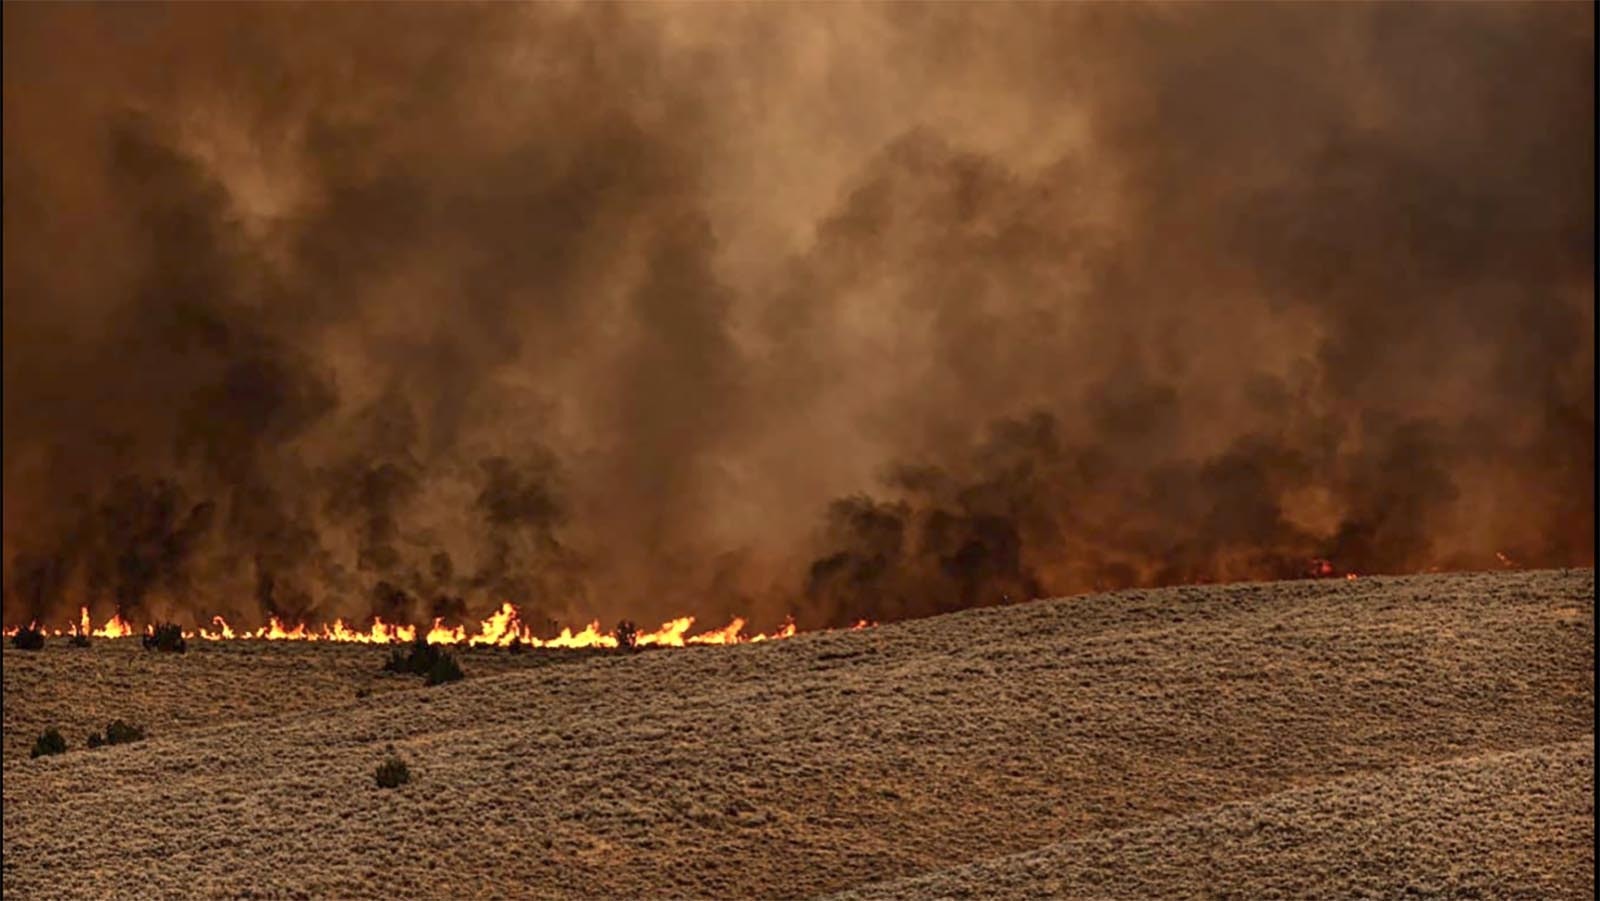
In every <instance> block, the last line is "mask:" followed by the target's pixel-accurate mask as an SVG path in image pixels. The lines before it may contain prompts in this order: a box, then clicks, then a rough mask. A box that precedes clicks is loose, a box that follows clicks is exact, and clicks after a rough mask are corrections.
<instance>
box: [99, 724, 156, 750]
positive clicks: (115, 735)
mask: <svg viewBox="0 0 1600 901" xmlns="http://www.w3.org/2000/svg"><path fill="white" fill-rule="evenodd" d="M135 741H144V730H143V729H141V728H139V727H138V726H131V725H129V724H127V723H125V722H123V721H122V720H112V721H111V723H110V725H108V726H106V734H105V737H104V738H101V737H100V733H98V732H96V733H94V734H93V735H90V736H89V747H91V748H100V747H104V746H106V745H125V744H128V743H129V742H135Z"/></svg>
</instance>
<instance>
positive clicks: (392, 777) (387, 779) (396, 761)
mask: <svg viewBox="0 0 1600 901" xmlns="http://www.w3.org/2000/svg"><path fill="white" fill-rule="evenodd" d="M376 775H377V778H378V787H379V788H399V787H400V786H402V785H405V784H406V783H407V782H410V781H411V768H410V767H408V766H406V762H405V761H404V760H401V759H400V757H399V755H397V754H395V753H394V752H393V751H390V752H389V757H388V759H386V760H384V762H383V763H380V764H378V772H377V774H376Z"/></svg>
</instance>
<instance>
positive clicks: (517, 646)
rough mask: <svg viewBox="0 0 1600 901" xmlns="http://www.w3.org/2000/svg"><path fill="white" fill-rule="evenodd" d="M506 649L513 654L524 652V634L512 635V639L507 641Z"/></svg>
mask: <svg viewBox="0 0 1600 901" xmlns="http://www.w3.org/2000/svg"><path fill="white" fill-rule="evenodd" d="M506 650H508V651H510V652H511V653H513V654H520V653H522V636H520V635H513V636H511V640H510V641H509V642H506Z"/></svg>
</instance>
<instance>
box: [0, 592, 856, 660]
mask: <svg viewBox="0 0 1600 901" xmlns="http://www.w3.org/2000/svg"><path fill="white" fill-rule="evenodd" d="M746 624H747V620H745V618H744V617H739V616H736V617H734V618H733V620H732V621H731V622H729V623H728V624H727V625H726V626H723V627H722V628H720V629H712V630H710V631H707V632H700V633H691V630H692V629H693V628H694V617H692V616H682V617H679V618H677V619H673V620H668V621H667V622H664V623H662V624H661V626H660V628H657V629H654V630H651V631H640V632H639V634H638V636H637V638H636V641H635V643H636V644H637V645H638V646H640V647H651V646H656V647H674V648H681V647H684V646H686V645H691V644H697V645H698V644H704V645H730V644H747V643H754V642H758V641H773V640H779V639H784V638H791V637H793V636H794V635H795V634H797V632H798V630H797V629H796V628H795V624H794V619H793V617H790V618H789V619H787V620H785V621H784V623H783V625H782V626H780V627H779V628H778V629H777V630H776V631H773V632H771V633H767V634H760V633H758V634H755V635H747V634H746V633H745V625H746ZM870 625H874V624H873V623H871V622H868V621H867V620H860V621H858V622H856V623H855V624H854V625H852V626H851V627H850V628H851V629H864V628H866V627H868V626H870ZM91 626H92V623H91V621H90V619H89V608H88V607H84V608H81V609H80V611H79V621H78V623H77V625H76V626H75V627H74V628H73V631H74V632H76V633H77V634H87V635H93V636H94V637H96V638H126V637H129V636H132V635H137V634H139V630H137V629H135V628H134V627H133V625H132V624H131V623H129V622H128V621H127V620H125V619H123V618H122V617H121V615H120V614H114V615H113V616H112V617H111V619H110V620H109V621H107V622H106V624H105V625H103V626H101V627H100V628H98V629H94V628H91ZM32 627H33V628H37V627H38V624H37V623H34V624H33V626H32ZM17 631H18V630H17V628H16V627H12V628H10V629H6V630H5V635H6V636H7V637H10V636H12V635H15V634H17ZM154 631H155V626H154V625H147V626H145V629H144V632H145V633H146V634H153V633H154ZM47 634H51V635H54V636H55V637H58V638H59V637H61V636H62V635H63V634H65V633H63V632H62V630H60V629H56V630H53V631H49V630H47ZM419 634H421V635H422V636H423V637H424V638H425V639H426V640H427V641H428V642H429V643H430V644H452V645H453V644H467V645H486V646H491V647H505V646H507V645H510V644H511V643H512V642H513V641H516V642H518V643H520V644H522V645H524V646H527V647H534V648H568V649H570V648H614V647H616V646H617V637H616V636H615V635H613V634H611V633H610V632H604V631H601V629H600V623H599V622H598V621H595V622H591V623H589V624H588V625H587V626H584V627H583V629H581V630H579V631H577V632H574V631H573V630H572V629H571V628H563V629H562V630H561V634H559V635H557V636H555V637H554V638H540V637H539V636H537V635H535V634H533V630H532V629H531V628H529V627H528V626H527V625H526V624H524V623H523V622H522V618H521V614H520V613H519V612H518V610H517V608H516V607H515V606H514V605H512V604H509V603H504V604H501V605H500V609H499V610H497V611H495V612H494V613H493V614H491V615H490V616H489V618H488V619H486V620H483V621H482V622H480V623H479V624H478V627H477V630H476V631H475V632H473V633H470V634H469V633H468V632H467V630H466V628H465V627H463V626H448V625H445V623H444V620H442V619H435V620H434V621H433V623H432V624H431V625H430V626H429V627H428V629H427V630H426V631H420V632H419V630H418V628H417V627H415V626H408V625H398V624H394V623H386V622H384V621H383V620H382V619H381V618H378V617H374V618H373V621H372V625H371V626H370V627H369V628H367V629H366V630H364V631H363V630H358V629H354V628H351V627H350V626H348V625H346V624H345V622H344V620H342V619H336V620H334V621H333V622H332V623H331V624H326V625H322V626H316V627H313V626H309V625H307V624H306V623H296V624H295V625H294V626H292V627H291V626H287V625H285V624H284V623H283V621H282V620H280V619H278V618H277V617H276V616H273V617H269V618H268V619H267V624H266V625H265V626H261V627H259V628H257V629H235V628H233V627H232V626H231V625H229V624H228V621H227V620H225V619H223V618H222V617H220V616H213V617H212V618H211V625H210V628H207V627H204V626H202V627H201V628H199V629H198V630H196V631H194V632H184V633H183V635H184V637H185V638H189V639H195V638H198V639H201V640H203V641H237V640H255V641H329V642H339V643H348V644H405V643H409V642H412V641H415V640H416V638H417V636H418V635H419Z"/></svg>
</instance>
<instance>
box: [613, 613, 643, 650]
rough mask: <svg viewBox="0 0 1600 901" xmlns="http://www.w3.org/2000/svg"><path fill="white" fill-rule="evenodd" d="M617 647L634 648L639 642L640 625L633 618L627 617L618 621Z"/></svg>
mask: <svg viewBox="0 0 1600 901" xmlns="http://www.w3.org/2000/svg"><path fill="white" fill-rule="evenodd" d="M616 634H617V647H619V648H626V649H628V650H632V649H633V648H635V647H637V646H638V644H639V627H638V626H636V625H634V624H633V620H628V619H625V620H623V621H622V622H620V623H617V633H616Z"/></svg>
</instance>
